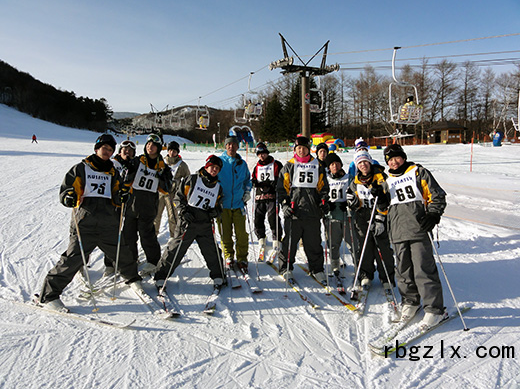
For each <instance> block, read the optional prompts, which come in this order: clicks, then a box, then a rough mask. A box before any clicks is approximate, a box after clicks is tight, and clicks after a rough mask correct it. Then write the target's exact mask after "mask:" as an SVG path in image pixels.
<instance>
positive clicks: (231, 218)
mask: <svg viewBox="0 0 522 390" xmlns="http://www.w3.org/2000/svg"><path fill="white" fill-rule="evenodd" d="M225 148H226V151H225V152H223V154H222V155H221V156H220V158H221V160H222V161H223V168H222V169H221V171H219V183H220V184H221V187H222V188H223V213H222V214H221V217H220V218H219V219H218V224H219V226H220V229H221V232H220V233H221V239H222V241H223V248H224V252H225V260H226V261H227V265H231V264H232V263H233V262H234V255H236V256H237V265H238V267H240V268H241V269H243V271H245V272H248V259H247V257H248V233H247V231H246V216H245V213H246V210H245V208H246V204H247V203H248V201H249V200H250V190H251V189H252V181H251V180H250V177H251V176H250V171H249V170H248V165H247V163H246V162H245V160H243V159H242V158H241V156H240V155H239V154H238V153H237V150H238V149H239V141H238V139H237V137H235V136H229V137H228V138H226V139H225ZM234 233H235V236H236V248H235V251H234V240H233V234H234Z"/></svg>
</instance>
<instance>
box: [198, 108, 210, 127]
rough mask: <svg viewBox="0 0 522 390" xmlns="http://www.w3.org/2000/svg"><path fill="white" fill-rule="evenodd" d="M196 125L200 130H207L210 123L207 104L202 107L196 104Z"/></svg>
mask: <svg viewBox="0 0 522 390" xmlns="http://www.w3.org/2000/svg"><path fill="white" fill-rule="evenodd" d="M196 125H197V126H198V127H197V128H198V129H200V130H207V127H208V126H209V125H210V113H209V111H208V107H207V106H205V107H204V108H203V107H199V106H198V108H197V109H196Z"/></svg>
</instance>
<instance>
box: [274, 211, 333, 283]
mask: <svg viewBox="0 0 522 390" xmlns="http://www.w3.org/2000/svg"><path fill="white" fill-rule="evenodd" d="M284 229H285V236H284V238H283V245H282V246H281V251H280V252H279V269H280V271H281V272H283V271H284V270H286V268H287V262H289V263H290V266H289V269H290V270H293V269H294V263H295V254H296V252H297V246H298V245H299V240H300V239H302V240H303V247H304V251H305V254H306V258H307V259H308V265H309V270H310V271H311V272H313V273H314V274H315V273H318V272H324V255H323V246H322V245H321V242H322V240H321V220H320V219H319V218H317V219H297V218H287V219H285V226H284ZM289 246H290V259H288V258H287V257H288V247H289Z"/></svg>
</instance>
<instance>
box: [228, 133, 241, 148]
mask: <svg viewBox="0 0 522 390" xmlns="http://www.w3.org/2000/svg"><path fill="white" fill-rule="evenodd" d="M232 142H234V143H236V144H237V145H238V146H239V140H238V139H237V137H236V136H235V135H229V136H228V137H227V138H225V146H226V145H227V144H229V143H232Z"/></svg>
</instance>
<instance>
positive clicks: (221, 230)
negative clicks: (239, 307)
mask: <svg viewBox="0 0 522 390" xmlns="http://www.w3.org/2000/svg"><path fill="white" fill-rule="evenodd" d="M216 223H217V225H218V231H219V240H220V241H221V250H222V251H223V266H224V267H225V268H224V269H225V270H226V271H227V272H226V274H227V276H228V279H229V280H228V281H227V283H230V284H229V286H232V275H231V274H230V272H229V271H230V267H228V269H227V268H226V266H227V264H226V259H225V245H224V244H223V220H221V222H220V221H219V220H216Z"/></svg>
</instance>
